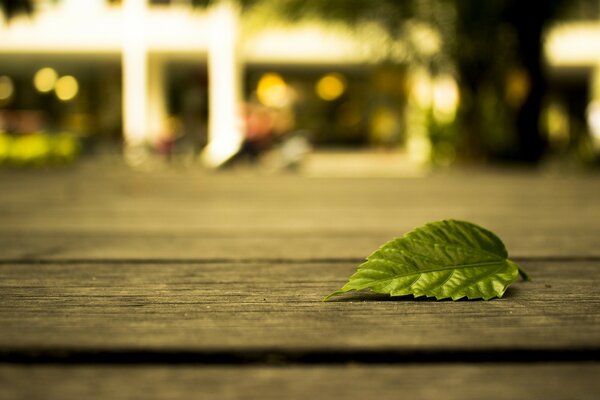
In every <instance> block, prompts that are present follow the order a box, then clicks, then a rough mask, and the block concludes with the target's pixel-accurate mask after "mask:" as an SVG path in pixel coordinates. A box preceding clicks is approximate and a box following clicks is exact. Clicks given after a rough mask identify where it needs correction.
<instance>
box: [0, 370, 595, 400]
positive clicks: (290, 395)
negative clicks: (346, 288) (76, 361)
mask: <svg viewBox="0 0 600 400" xmlns="http://www.w3.org/2000/svg"><path fill="white" fill-rule="evenodd" d="M599 375H600V365H599V364H595V363H592V364H585V363H584V364H548V365H539V364H534V365H520V364H508V365H500V366H498V365H459V366H457V365H444V364H442V365H421V366H419V365H412V366H369V367H364V366H346V367H344V366H342V367H340V366H336V367H312V368H307V367H278V368H277V367H189V366H183V367H182V366H175V367H173V366H137V367H128V366H0V384H1V385H2V387H3V388H2V390H1V391H0V399H3V400H4V399H5V400H9V399H10V400H18V399H23V400H36V399H44V400H53V399H57V400H64V399H115V400H116V399H139V398H143V399H191V398H207V399H265V400H268V399H274V400H275V399H277V400H278V399H282V398H285V399H315V398H316V399H332V398H344V399H365V398H374V397H376V398H377V399H398V398H406V399H414V400H420V399H423V400H430V399H446V400H471V399H472V400H480V399H482V398H493V399H496V400H518V399H523V400H524V399H545V400H554V399H556V400H558V399H579V400H595V399H597V396H598V393H599V392H600V383H599V381H598V379H597V377H598V376H599Z"/></svg>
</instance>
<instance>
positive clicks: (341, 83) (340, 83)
mask: <svg viewBox="0 0 600 400" xmlns="http://www.w3.org/2000/svg"><path fill="white" fill-rule="evenodd" d="M315 90H316V92H317V95H318V96H319V97H320V98H322V99H323V100H327V101H332V100H335V99H337V98H338V97H340V96H341V95H342V94H343V93H344V91H345V90H346V79H344V77H343V76H342V75H340V74H327V75H325V76H324V77H322V78H321V79H319V81H318V82H317V85H316V86H315Z"/></svg>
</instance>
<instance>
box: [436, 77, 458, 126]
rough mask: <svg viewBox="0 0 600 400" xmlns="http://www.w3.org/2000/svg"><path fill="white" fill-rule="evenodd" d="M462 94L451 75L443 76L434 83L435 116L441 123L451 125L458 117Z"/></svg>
mask: <svg viewBox="0 0 600 400" xmlns="http://www.w3.org/2000/svg"><path fill="white" fill-rule="evenodd" d="M459 101H460V92H459V88H458V84H457V83H456V80H455V79H454V78H453V77H452V76H451V75H441V76H438V77H436V78H435V80H434V82H433V116H434V117H435V119H436V120H437V121H438V122H440V123H446V124H447V123H451V122H452V121H454V118H455V117H456V110H457V108H458V104H459Z"/></svg>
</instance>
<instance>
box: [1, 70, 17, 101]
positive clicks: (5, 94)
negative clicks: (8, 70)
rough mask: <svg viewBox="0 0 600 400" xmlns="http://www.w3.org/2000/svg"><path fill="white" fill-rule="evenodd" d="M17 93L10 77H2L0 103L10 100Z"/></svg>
mask: <svg viewBox="0 0 600 400" xmlns="http://www.w3.org/2000/svg"><path fill="white" fill-rule="evenodd" d="M14 91H15V85H14V84H13V81H12V79H10V78H9V77H8V76H0V101H6V100H8V99H10V98H11V97H12V95H13V93H14Z"/></svg>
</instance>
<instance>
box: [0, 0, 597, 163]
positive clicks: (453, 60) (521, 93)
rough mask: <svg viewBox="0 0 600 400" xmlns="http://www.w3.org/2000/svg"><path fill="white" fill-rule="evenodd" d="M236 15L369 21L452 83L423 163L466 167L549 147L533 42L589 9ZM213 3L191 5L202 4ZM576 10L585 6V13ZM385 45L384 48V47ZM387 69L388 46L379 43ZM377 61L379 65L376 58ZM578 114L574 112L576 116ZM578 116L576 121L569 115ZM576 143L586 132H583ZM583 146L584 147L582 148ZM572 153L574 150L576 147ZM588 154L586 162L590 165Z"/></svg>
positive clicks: (203, 2) (319, 7) (297, 6)
mask: <svg viewBox="0 0 600 400" xmlns="http://www.w3.org/2000/svg"><path fill="white" fill-rule="evenodd" d="M232 1H236V2H237V3H238V4H240V5H241V6H242V8H243V9H244V10H248V9H250V8H252V7H258V6H260V7H265V8H267V9H269V10H270V11H269V12H271V13H272V14H273V15H278V16H283V17H285V18H288V19H289V20H292V21H296V20H299V19H302V18H309V19H321V20H325V21H337V22H342V23H344V24H348V25H353V26H358V25H359V24H361V23H365V22H366V23H370V22H374V23H376V24H377V25H378V26H380V27H383V29H384V30H385V31H386V32H388V34H389V35H390V37H391V38H394V39H396V40H398V41H401V42H403V43H404V45H405V50H406V52H407V54H408V55H407V58H406V60H405V63H406V64H407V65H409V66H410V67H413V66H415V65H416V66H421V67H423V68H425V69H426V70H428V71H429V73H430V74H431V75H432V76H434V77H435V76H437V75H439V74H451V75H453V76H455V77H456V79H457V81H458V83H459V86H460V98H461V101H460V108H459V110H458V113H457V119H456V120H455V121H454V122H453V123H452V124H444V123H442V124H440V123H439V122H438V121H436V120H435V119H434V118H432V117H431V115H430V116H429V117H428V122H427V123H428V127H429V132H428V135H429V140H430V143H431V144H432V146H433V148H432V158H433V161H434V162H435V161H436V160H437V159H440V160H443V159H444V158H445V156H444V155H445V154H450V153H455V154H457V155H458V156H459V157H462V158H463V159H467V160H485V159H508V160H521V161H531V162H535V161H537V160H539V159H540V158H541V157H542V156H543V154H545V152H546V151H547V149H548V144H547V137H548V135H547V132H546V131H545V128H544V125H543V124H541V123H540V117H541V116H542V115H543V112H542V111H543V105H544V102H545V96H546V94H547V82H546V80H545V79H544V71H543V68H542V46H541V44H542V35H543V31H544V29H545V27H546V26H547V24H548V22H550V21H552V20H553V19H554V18H556V17H557V16H558V15H564V14H565V11H567V10H571V9H573V8H577V7H579V8H581V7H583V8H584V9H586V10H588V11H589V9H590V7H591V6H589V4H591V3H592V2H590V1H585V0H579V1H571V2H568V1H566V0H548V1H545V2H529V3H523V2H520V1H517V0H493V1H480V0H378V1H376V2H374V1H372V0H328V1H323V0H232ZM217 2H218V0H191V4H193V5H194V6H198V7H208V6H210V5H212V4H214V3H217ZM33 4H34V2H32V1H31V0H0V6H1V7H2V10H3V11H4V15H5V17H6V18H10V17H12V16H14V15H16V14H18V13H23V12H26V13H30V12H32V10H33ZM584 5H585V7H584ZM414 26H424V27H431V28H433V29H434V30H435V31H436V32H437V33H438V34H439V37H440V38H441V48H440V51H436V52H434V53H433V54H432V53H430V52H427V51H423V48H422V46H421V45H420V44H419V41H415V40H411V30H410V28H411V27H414ZM386 46H389V47H386ZM382 48H383V49H384V50H385V51H387V52H388V54H389V55H390V59H389V60H387V62H388V63H391V62H392V61H393V60H392V59H393V55H394V52H395V48H394V47H393V45H392V44H391V43H383V46H382ZM381 61H382V62H383V63H384V64H385V63H386V60H381ZM583 112H584V111H583V110H579V109H578V110H575V113H578V114H582V115H583ZM578 117H579V116H578ZM583 136H585V135H583ZM588 147H589V146H588ZM577 151H579V150H577ZM588 152H591V153H592V154H591V155H589V156H588V157H587V158H589V159H594V156H593V150H589V151H588Z"/></svg>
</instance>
